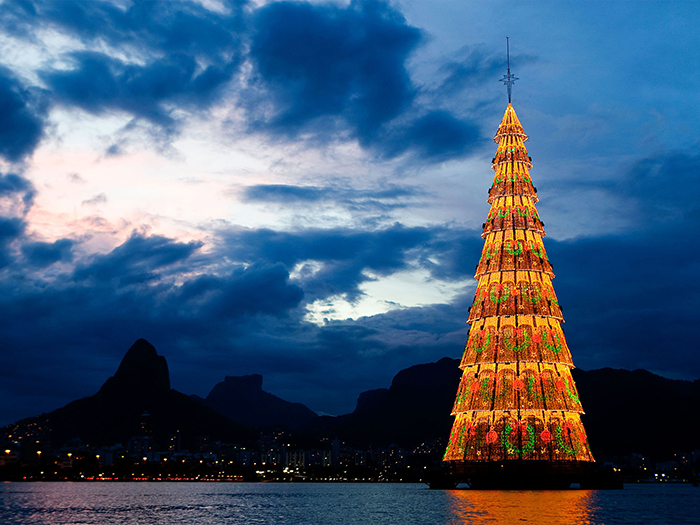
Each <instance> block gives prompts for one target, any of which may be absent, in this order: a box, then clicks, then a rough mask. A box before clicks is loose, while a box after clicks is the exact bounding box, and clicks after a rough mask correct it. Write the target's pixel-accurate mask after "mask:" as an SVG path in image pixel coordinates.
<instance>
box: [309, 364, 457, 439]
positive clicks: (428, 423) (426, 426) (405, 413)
mask: <svg viewBox="0 0 700 525" xmlns="http://www.w3.org/2000/svg"><path fill="white" fill-rule="evenodd" d="M458 364H459V361H457V360H456V359H450V358H448V357H445V358H443V359H441V360H440V361H438V362H437V363H430V364H424V365H416V366H412V367H410V368H407V369H405V370H401V371H400V372H399V373H398V374H396V376H394V380H393V381H392V383H391V387H390V388H388V389H385V388H382V389H378V390H370V391H368V392H363V393H362V394H360V397H359V398H358V400H357V406H356V408H355V410H354V412H352V413H351V414H347V415H344V416H338V417H330V416H323V417H321V418H319V419H317V420H315V421H312V422H311V424H310V425H308V426H307V427H306V428H305V430H306V431H307V432H309V433H311V434H327V435H330V434H332V435H334V436H337V437H340V438H341V439H343V440H345V441H347V442H349V443H353V444H355V445H356V446H361V447H365V446H369V445H375V446H388V445H390V444H392V443H394V444H397V445H400V446H405V447H412V446H415V445H418V444H420V443H421V442H423V441H425V440H429V439H436V438H443V439H446V438H447V436H449V433H450V428H451V426H452V417H451V416H450V412H451V410H452V404H453V403H454V398H455V394H456V393H457V386H458V384H459V380H460V377H461V375H462V373H461V372H462V371H461V370H460V369H459V368H458Z"/></svg>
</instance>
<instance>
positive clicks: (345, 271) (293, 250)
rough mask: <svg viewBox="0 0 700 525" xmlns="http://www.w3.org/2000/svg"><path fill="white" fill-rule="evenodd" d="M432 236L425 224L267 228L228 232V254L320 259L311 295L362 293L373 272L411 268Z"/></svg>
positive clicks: (289, 261) (309, 283)
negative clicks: (290, 229) (412, 254)
mask: <svg viewBox="0 0 700 525" xmlns="http://www.w3.org/2000/svg"><path fill="white" fill-rule="evenodd" d="M430 239H431V231H430V230H429V229H427V228H406V227H404V226H402V225H400V224H396V225H394V226H392V227H390V228H386V229H382V230H376V231H354V230H347V229H324V230H305V231H303V232H298V233H294V232H279V231H273V230H268V229H259V230H242V231H235V232H229V233H228V234H227V236H226V253H227V254H228V255H229V256H230V257H231V258H233V259H236V260H241V261H243V262H251V263H253V262H256V261H261V260H262V261H269V262H273V263H275V262H280V263H282V264H284V265H285V266H286V267H287V268H290V269H291V268H294V267H295V265H296V264H297V263H300V262H304V261H309V260H312V261H321V262H322V263H323V264H322V267H321V268H320V269H319V270H318V271H315V272H314V273H313V276H312V277H309V278H308V279H307V280H306V281H305V290H307V291H308V292H309V297H310V298H311V299H312V300H313V299H316V298H319V297H321V298H323V297H327V296H331V295H338V294H346V295H347V296H348V298H349V299H351V300H352V299H354V298H356V297H357V296H358V295H360V293H361V292H360V290H359V286H360V285H361V284H362V283H363V282H366V281H368V280H371V277H368V276H367V274H366V273H364V272H365V271H366V270H368V271H371V272H373V273H375V274H377V275H389V274H391V273H394V272H396V271H399V270H403V269H407V268H408V267H409V262H410V259H411V257H410V254H409V252H410V251H411V250H415V249H419V248H420V247H421V246H423V244H425V243H427V242H428V241H429V240H430Z"/></svg>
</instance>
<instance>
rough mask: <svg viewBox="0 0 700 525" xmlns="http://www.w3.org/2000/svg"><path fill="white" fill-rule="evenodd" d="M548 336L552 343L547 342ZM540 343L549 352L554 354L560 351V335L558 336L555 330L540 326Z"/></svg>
mask: <svg viewBox="0 0 700 525" xmlns="http://www.w3.org/2000/svg"><path fill="white" fill-rule="evenodd" d="M550 337H551V338H552V341H553V343H554V344H550V343H549V341H548V339H549V338H550ZM542 343H543V344H544V346H545V347H546V348H547V350H549V351H550V352H554V353H555V354H558V353H559V352H561V337H559V334H558V333H557V331H556V330H552V329H547V328H544V327H542Z"/></svg>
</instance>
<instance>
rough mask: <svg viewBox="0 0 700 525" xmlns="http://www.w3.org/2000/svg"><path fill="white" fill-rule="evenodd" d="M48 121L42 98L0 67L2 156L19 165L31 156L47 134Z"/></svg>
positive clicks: (38, 93) (0, 143)
mask: <svg viewBox="0 0 700 525" xmlns="http://www.w3.org/2000/svg"><path fill="white" fill-rule="evenodd" d="M45 117H46V105H45V103H44V102H43V95H42V94H41V93H40V92H39V91H37V90H33V91H32V90H28V89H26V88H25V87H24V86H22V84H21V83H20V82H19V81H18V80H17V79H16V78H15V77H14V76H13V75H12V73H11V72H10V71H8V70H7V69H5V68H3V67H0V155H1V156H3V157H4V158H5V159H7V160H9V161H10V162H16V161H19V160H22V159H23V158H24V157H26V156H27V155H29V154H31V153H32V152H33V151H34V149H35V148H36V147H37V145H38V144H39V141H40V140H41V138H42V136H43V134H44V119H45Z"/></svg>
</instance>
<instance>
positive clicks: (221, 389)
mask: <svg viewBox="0 0 700 525" xmlns="http://www.w3.org/2000/svg"><path fill="white" fill-rule="evenodd" d="M262 384H263V377H262V376H261V375H260V374H253V375H247V376H226V377H225V378H224V380H223V381H222V382H221V383H218V384H217V385H215V386H214V388H212V390H211V392H209V395H207V397H206V398H204V399H202V398H200V397H198V396H194V395H193V396H192V398H193V399H196V400H197V401H200V402H201V403H203V404H204V405H206V406H208V407H210V408H213V409H214V410H216V411H217V412H219V413H220V414H222V415H224V416H226V417H227V418H229V419H230V420H231V421H234V422H236V423H239V424H242V425H247V426H249V427H275V426H283V427H288V428H290V429H291V430H297V429H299V428H300V427H302V426H304V425H307V424H309V423H310V422H311V421H313V420H314V419H317V418H318V417H319V416H318V414H316V413H315V412H313V411H312V410H311V409H309V408H308V407H306V406H305V405H303V404H301V403H291V402H289V401H285V400H284V399H281V398H279V397H277V396H275V395H273V394H270V393H269V392H265V391H264V390H263V389H262Z"/></svg>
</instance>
